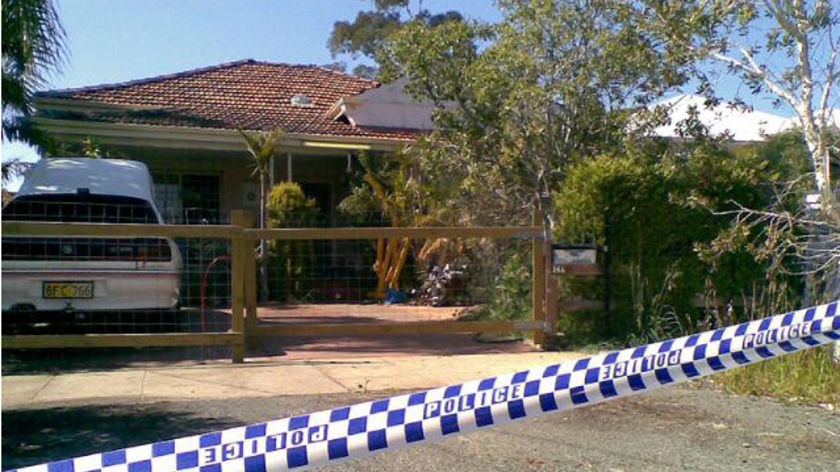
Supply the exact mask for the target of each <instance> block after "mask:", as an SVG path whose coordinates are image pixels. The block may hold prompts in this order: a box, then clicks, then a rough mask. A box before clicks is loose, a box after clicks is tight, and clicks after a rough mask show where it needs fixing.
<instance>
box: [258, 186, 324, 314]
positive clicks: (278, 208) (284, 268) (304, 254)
mask: <svg viewBox="0 0 840 472" xmlns="http://www.w3.org/2000/svg"><path fill="white" fill-rule="evenodd" d="M266 212H267V217H268V224H269V227H271V228H310V227H313V226H318V225H319V224H320V223H321V222H322V215H321V212H320V209H319V208H318V205H317V203H316V201H315V199H314V198H307V197H306V195H305V194H304V193H303V190H302V189H301V188H300V185H298V184H296V183H294V182H283V183H279V184H276V185H275V186H274V187H273V188H272V189H271V193H269V195H268V199H267V204H266ZM267 263H268V264H267V265H268V267H266V274H267V275H266V285H267V287H266V288H267V290H268V291H270V293H271V298H273V299H280V300H286V299H289V298H291V297H297V298H300V297H301V296H303V293H302V292H303V291H305V290H306V287H305V286H304V285H302V284H301V282H302V281H303V282H305V281H306V280H307V279H311V278H312V277H313V274H312V271H314V270H315V269H316V267H317V260H316V254H315V243H314V242H313V241H287V240H276V239H275V240H272V241H271V250H270V253H269V255H268V258H267Z"/></svg>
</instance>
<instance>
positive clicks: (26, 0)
mask: <svg viewBox="0 0 840 472" xmlns="http://www.w3.org/2000/svg"><path fill="white" fill-rule="evenodd" d="M2 16H3V19H2V22H3V24H2V34H3V38H2V49H3V80H2V82H3V83H2V87H0V88H2V91H3V93H2V102H3V118H2V119H3V128H2V130H3V139H8V140H11V141H22V142H25V143H28V144H30V145H33V146H36V147H38V148H39V149H40V148H41V147H42V146H45V145H47V144H48V143H49V138H48V136H47V135H46V134H45V133H44V132H43V131H41V130H40V129H38V128H37V127H36V126H35V125H34V124H33V123H32V121H31V120H29V116H30V114H31V112H32V99H33V96H34V94H35V92H37V91H38V90H39V89H42V88H44V87H45V86H46V85H47V83H48V79H49V77H50V75H52V74H56V73H58V72H59V71H60V70H61V68H62V66H63V65H64V61H65V58H66V56H67V46H66V40H67V38H66V35H65V33H64V29H63V27H62V26H61V20H60V18H59V17H58V11H57V10H56V8H55V5H54V2H53V1H52V0H3V6H2ZM4 157H6V158H7V159H6V160H4V161H3V162H2V171H3V176H4V179H5V178H6V177H7V176H9V175H14V173H15V169H16V167H15V159H14V158H13V157H12V156H4Z"/></svg>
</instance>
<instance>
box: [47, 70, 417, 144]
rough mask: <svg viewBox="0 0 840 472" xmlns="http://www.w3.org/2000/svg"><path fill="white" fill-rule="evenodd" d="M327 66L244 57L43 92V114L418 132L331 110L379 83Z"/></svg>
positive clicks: (299, 129) (371, 134)
mask: <svg viewBox="0 0 840 472" xmlns="http://www.w3.org/2000/svg"><path fill="white" fill-rule="evenodd" d="M379 85H380V84H379V83H378V82H376V81H374V80H369V79H364V78H361V77H357V76H354V75H349V74H345V73H342V72H338V71H334V70H331V69H327V68H324V67H319V66H313V65H289V64H274V63H268V62H259V61H255V60H251V59H249V60H243V61H238V62H231V63H227V64H220V65H217V66H213V67H206V68H202V69H195V70H190V71H186V72H180V73H176V74H171V75H162V76H158V77H152V78H148V79H141V80H135V81H131V82H124V83H118V84H107V85H97V86H92V87H83V88H75V89H65V90H55V91H49V92H43V93H40V94H38V96H37V99H38V101H37V102H36V103H40V104H41V106H39V113H38V115H39V116H40V117H42V118H53V119H62V120H73V121H93V122H103V123H120V124H140V125H156V126H168V127H186V128H205V129H207V128H210V129H226V130H234V129H243V130H250V131H257V130H272V129H275V128H277V127H279V128H281V129H283V130H284V131H285V132H287V133H296V134H303V135H317V136H334V137H339V138H340V137H357V138H374V139H390V140H397V141H405V140H413V139H416V138H417V133H418V131H417V130H412V129H406V128H400V127H396V126H361V125H357V124H354V123H352V122H351V121H350V120H347V119H342V117H340V116H339V117H336V115H335V113H330V109H331V108H333V107H334V105H335V104H336V103H338V102H339V101H340V100H342V99H345V98H347V97H352V96H355V95H358V94H360V93H362V92H364V91H366V90H370V89H375V88H377V87H379Z"/></svg>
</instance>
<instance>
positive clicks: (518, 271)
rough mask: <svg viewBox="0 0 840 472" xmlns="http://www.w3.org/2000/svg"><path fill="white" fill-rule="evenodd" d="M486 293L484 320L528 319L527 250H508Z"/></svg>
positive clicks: (529, 289)
mask: <svg viewBox="0 0 840 472" xmlns="http://www.w3.org/2000/svg"><path fill="white" fill-rule="evenodd" d="M508 254H509V255H508V257H507V259H506V261H505V264H504V266H502V268H501V270H500V271H499V272H498V273H497V274H496V276H495V277H494V281H493V286H492V287H491V288H490V290H489V293H488V299H487V305H486V306H485V309H484V313H483V314H482V315H483V317H484V318H486V319H491V320H522V319H527V318H529V317H530V316H531V306H532V303H531V261H530V259H529V256H530V254H529V253H528V251H524V250H516V249H510V250H509V251H508Z"/></svg>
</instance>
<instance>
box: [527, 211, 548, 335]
mask: <svg viewBox="0 0 840 472" xmlns="http://www.w3.org/2000/svg"><path fill="white" fill-rule="evenodd" d="M533 221H534V226H544V224H545V223H544V222H543V218H542V213H541V212H540V211H539V210H537V211H535V212H534V220H533ZM545 239H546V236H545V233H543V236H542V237H541V238H538V237H535V238H533V239H532V240H531V261H532V266H531V313H532V319H533V320H534V321H537V322H542V323H545V321H546V319H545V288H546V283H545V281H546V278H545V270H546V263H545V262H546V261H545V243H546V241H545ZM545 341H546V339H545V327H544V326H543V327H541V328H540V329H537V330H535V331H534V344H535V345H537V346H544V345H545Z"/></svg>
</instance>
